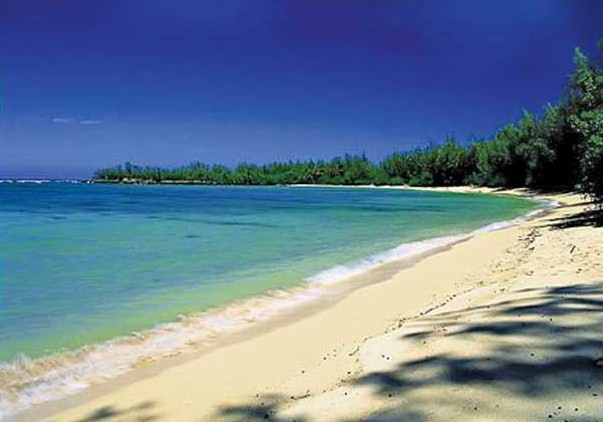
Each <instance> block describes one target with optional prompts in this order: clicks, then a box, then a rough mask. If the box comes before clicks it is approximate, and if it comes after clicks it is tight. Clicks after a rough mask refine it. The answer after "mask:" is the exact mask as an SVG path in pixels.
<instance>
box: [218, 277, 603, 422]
mask: <svg viewBox="0 0 603 422" xmlns="http://www.w3.org/2000/svg"><path fill="white" fill-rule="evenodd" d="M401 330H403V331H402V332H404V335H402V336H400V334H399V333H400V331H394V332H392V334H395V335H396V337H394V338H393V341H394V343H396V342H403V343H404V344H405V346H406V347H405V348H404V350H405V351H407V352H408V353H402V354H400V355H399V356H395V354H394V357H396V359H393V360H392V361H396V362H398V363H396V364H391V365H390V366H388V367H387V369H384V370H378V371H373V372H370V373H365V374H364V375H362V376H360V377H357V378H351V379H348V380H347V381H345V382H344V385H343V386H342V387H339V388H338V390H341V389H345V391H346V393H345V394H346V396H347V397H351V398H350V399H348V400H350V407H352V408H354V406H355V405H356V401H357V400H358V399H362V397H364V399H365V400H366V399H367V398H370V399H371V400H375V403H378V406H377V408H380V409H382V410H381V411H379V412H377V413H367V412H360V413H354V412H353V411H352V412H350V414H351V415H358V414H364V416H362V417H361V418H359V419H346V418H345V417H341V418H339V419H337V420H341V421H347V422H352V421H361V420H362V421H422V420H447V418H452V420H474V419H475V420H559V421H563V420H567V421H576V420H579V421H583V422H588V421H593V422H594V421H602V420H603V335H602V334H603V283H601V282H598V283H593V284H581V285H574V286H565V287H550V288H546V287H545V288H530V289H523V290H517V291H513V292H511V293H508V294H506V295H505V300H502V301H499V302H495V303H492V304H491V305H484V306H477V307H467V308H465V309H461V310H457V311H451V312H440V313H437V314H435V315H432V316H424V317H422V318H420V319H418V320H416V321H411V322H408V323H407V324H405V325H404V326H403V327H402V328H401ZM416 349H419V350H423V352H421V353H420V354H416V353H415V354H414V355H413V351H414V350H416ZM383 353H388V350H384V351H383ZM408 355H410V356H408ZM355 391H356V392H357V394H355ZM348 392H349V396H348ZM355 397H356V398H355ZM256 400H257V402H254V403H247V404H243V405H241V406H233V407H224V408H221V409H220V410H219V412H218V413H217V414H216V415H215V419H219V420H227V421H232V422H235V421H241V422H242V421H250V420H270V421H285V420H286V421H292V420H296V421H300V422H302V421H307V420H320V419H321V418H320V417H319V415H318V414H316V408H314V410H313V411H312V414H313V417H312V418H310V417H308V416H305V415H304V413H303V409H304V407H303V406H301V408H300V410H299V411H300V415H299V416H297V417H296V416H291V411H294V412H295V411H296V410H297V408H298V407H299V406H296V403H295V400H294V399H292V398H291V397H287V395H286V394H282V395H270V396H259V397H258V398H257V399H256ZM300 403H301V402H300ZM288 407H291V408H290V409H289V410H288V411H286V412H284V409H285V408H288ZM283 412H284V413H285V414H286V416H282V413H283ZM329 420H333V417H330V418H329Z"/></svg>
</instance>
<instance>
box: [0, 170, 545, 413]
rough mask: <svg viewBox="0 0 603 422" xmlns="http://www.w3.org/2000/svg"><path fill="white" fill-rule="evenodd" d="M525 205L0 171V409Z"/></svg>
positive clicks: (192, 343) (302, 296)
mask: <svg viewBox="0 0 603 422" xmlns="http://www.w3.org/2000/svg"><path fill="white" fill-rule="evenodd" d="M536 207H537V204H536V203H535V202H534V201H531V200H527V199H525V198H518V197H510V196H508V197H503V196H498V197H497V196H492V195H480V194H455V193H444V192H423V191H413V190H400V189H383V188H335V187H234V186H232V187H231V186H229V187H225V186H176V185H174V186H166V185H101V184H78V183H57V182H48V183H31V182H29V183H0V246H1V247H0V418H1V417H2V416H3V415H4V416H6V415H9V414H13V413H15V412H17V411H19V410H22V409H25V408H27V407H30V406H31V405H33V404H35V403H41V402H44V401H48V400H54V399H57V398H61V397H64V396H66V395H69V394H73V393H75V392H77V391H81V390H83V389H85V388H87V387H88V386H89V385H91V384H94V383H96V382H100V381H102V380H104V379H108V378H113V377H115V376H118V375H120V374H123V373H125V372H127V371H128V370H130V369H131V368H133V367H134V366H135V365H136V364H137V362H139V361H140V360H141V359H147V360H148V359H155V358H160V357H162V356H167V355H170V354H172V353H174V352H182V351H185V350H194V349H198V348H200V347H203V345H204V344H206V343H207V344H210V343H211V342H213V341H215V340H216V338H218V337H219V336H220V335H221V334H223V333H227V332H229V331H234V330H237V329H241V328H244V327H245V326H248V325H249V324H250V323H251V322H253V321H256V320H264V319H267V318H270V317H272V316H273V315H275V314H277V313H278V312H280V311H282V310H283V309H290V308H291V307H293V306H295V305H297V304H299V303H304V302H308V301H311V300H314V299H315V298H317V297H318V296H320V294H321V292H322V289H323V288H324V286H325V285H328V284H331V283H345V281H346V279H347V278H349V277H351V276H353V275H356V274H359V273H362V272H363V271H366V270H368V269H370V268H373V267H375V266H376V265H379V264H382V263H384V262H388V261H391V260H394V259H400V258H403V257H405V256H411V255H413V254H416V253H419V252H424V251H427V250H429V249H430V248H433V247H436V246H441V245H443V244H446V243H447V242H451V241H454V240H455V239H458V238H459V236H462V235H465V234H467V233H471V232H473V231H475V230H478V229H480V228H483V227H485V226H488V225H491V224H492V223H494V222H501V221H509V220H512V219H515V218H517V217H519V216H522V215H525V214H527V213H528V212H530V211H532V210H534V209H535V208H536ZM489 227H493V226H489Z"/></svg>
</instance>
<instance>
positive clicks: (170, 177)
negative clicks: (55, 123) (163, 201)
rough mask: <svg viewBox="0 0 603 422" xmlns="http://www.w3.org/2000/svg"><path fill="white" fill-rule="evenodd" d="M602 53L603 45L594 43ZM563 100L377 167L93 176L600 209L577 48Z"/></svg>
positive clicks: (599, 75) (600, 86)
mask: <svg viewBox="0 0 603 422" xmlns="http://www.w3.org/2000/svg"><path fill="white" fill-rule="evenodd" d="M600 49H601V52H603V40H602V41H601V42H600ZM574 63H575V69H574V71H573V72H572V74H571V75H570V79H569V86H568V88H567V90H566V93H565V95H564V97H563V99H562V100H561V101H559V103H557V104H556V105H547V106H546V107H545V109H544V111H543V112H542V113H540V114H534V113H531V112H527V111H526V112H524V114H523V117H522V118H521V119H520V120H519V121H517V122H515V123H511V124H508V125H506V126H504V127H503V128H502V129H500V130H499V131H498V132H497V133H496V134H495V135H494V136H492V137H491V138H489V139H484V140H479V141H473V142H471V143H469V144H467V145H463V144H461V143H460V142H458V141H457V140H455V139H447V140H446V141H445V142H443V143H442V144H440V145H433V146H429V147H424V148H417V149H414V150H410V151H404V152H395V153H393V154H391V155H389V156H387V157H386V158H385V159H384V160H383V161H381V162H379V163H373V162H371V161H370V160H368V158H367V157H366V156H365V155H364V154H363V155H360V156H358V155H345V156H344V157H337V158H334V159H332V160H330V161H313V160H310V161H295V162H294V161H289V162H275V163H271V164H265V165H255V164H249V163H242V164H239V165H238V166H236V167H235V168H229V167H226V166H223V165H209V164H205V163H202V162H193V163H191V164H189V165H187V166H183V167H178V168H173V169H166V168H161V167H149V166H145V167H142V166H137V165H134V164H131V163H125V165H123V166H122V165H119V166H116V167H111V168H104V169H99V170H97V171H96V172H95V174H94V179H95V180H97V181H104V182H147V183H169V182H172V183H173V182H190V183H203V184H228V185H231V184H234V185H287V184H302V183H303V184H337V185H339V184H341V185H361V184H375V185H404V184H408V185H412V186H453V185H464V184H470V185H477V186H493V187H494V186H503V187H531V188H543V189H568V190H578V191H580V192H583V193H585V194H588V195H591V196H592V197H593V198H594V199H595V200H596V201H597V202H599V203H603V66H602V65H601V63H600V62H599V63H597V62H595V61H593V60H589V59H588V58H587V57H586V56H585V55H584V54H583V53H582V52H581V51H580V50H579V49H578V48H576V50H575V54H574Z"/></svg>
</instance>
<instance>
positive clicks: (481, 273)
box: [18, 195, 603, 421]
mask: <svg viewBox="0 0 603 422" xmlns="http://www.w3.org/2000/svg"><path fill="white" fill-rule="evenodd" d="M551 199H554V200H557V201H559V202H561V203H562V204H564V205H563V206H562V207H560V208H558V209H556V210H554V211H553V212H551V213H549V214H547V215H544V216H540V217H538V218H536V219H533V220H531V221H528V222H525V223H522V224H520V225H519V226H515V227H511V228H508V229H504V230H500V231H496V232H490V233H484V234H481V235H479V236H476V237H474V238H472V239H470V240H468V241H466V242H463V243H459V244H457V245H454V246H453V247H451V248H450V249H449V250H447V251H444V252H441V253H438V254H436V255H432V256H429V257H427V258H425V259H423V260H422V261H420V262H418V263H417V264H415V265H413V266H412V267H410V268H406V269H401V270H399V271H392V269H391V268H389V269H384V270H383V274H382V276H383V279H384V281H381V282H379V283H376V284H372V285H369V286H366V287H363V288H360V289H358V290H355V291H353V292H352V293H350V294H348V295H346V296H345V297H344V298H343V299H342V300H340V301H338V302H336V303H335V304H333V305H332V306H329V307H325V308H321V309H317V310H316V312H315V313H312V314H309V315H307V316H306V317H304V318H303V319H297V318H296V319H294V320H292V321H289V322H287V321H285V322H283V323H282V324H280V325H279V326H278V327H275V328H273V329H271V330H269V331H266V332H264V333H263V334H261V335H258V336H255V337H252V338H249V339H246V340H244V341H240V342H236V343H233V344H230V345H227V346H224V347H222V348H219V349H216V350H214V351H212V352H210V353H207V354H204V355H202V356H199V357H198V358H196V359H194V360H191V361H188V362H185V363H182V364H179V365H176V366H171V367H167V368H166V369H164V370H163V371H161V372H159V373H155V374H153V375H151V376H148V377H146V378H142V379H140V380H139V381H137V382H134V383H129V384H127V385H119V386H116V387H115V389H113V390H112V391H108V392H107V391H105V392H104V393H103V394H99V395H88V396H86V397H85V400H82V398H81V397H80V398H77V397H76V398H73V399H71V400H66V401H64V402H62V403H58V404H53V405H52V406H41V407H40V408H37V409H33V410H32V411H29V412H25V413H23V414H21V415H20V416H19V418H18V420H58V421H95V420H102V421H106V420H114V421H118V420H119V421H122V420H123V421H126V420H128V421H129V420H166V421H168V420H169V421H172V420H173V421H188V420H195V421H198V420H227V421H247V420H256V419H257V420H266V419H268V420H298V421H311V420H317V421H323V420H338V421H354V420H397V421H399V420H412V421H420V420H434V421H435V420H450V418H451V417H452V418H453V420H490V421H496V420H545V419H553V420H563V419H567V420H577V419H579V420H585V421H591V420H592V421H595V420H600V419H601V415H603V368H599V367H597V366H596V365H597V364H596V362H597V361H596V359H597V358H598V357H599V356H603V316H602V315H603V229H601V228H594V227H593V226H592V225H591V224H590V223H591V222H590V221H589V220H588V219H586V220H584V219H578V220H574V217H575V216H577V215H578V214H580V213H582V212H583V211H584V208H585V204H584V203H583V202H582V199H581V198H580V197H577V196H572V195H557V196H554V197H553V198H551ZM49 414H52V416H50V417H49V416H48V415H49ZM549 415H550V418H549ZM597 418H599V419H597Z"/></svg>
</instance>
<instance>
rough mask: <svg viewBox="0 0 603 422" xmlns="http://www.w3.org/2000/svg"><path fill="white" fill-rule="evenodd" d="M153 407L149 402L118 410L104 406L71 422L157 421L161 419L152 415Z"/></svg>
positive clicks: (156, 415) (152, 403)
mask: <svg viewBox="0 0 603 422" xmlns="http://www.w3.org/2000/svg"><path fill="white" fill-rule="evenodd" d="M154 407H155V403H154V402H151V401H146V402H142V403H140V404H138V405H135V406H132V407H128V408H125V409H118V408H116V407H114V406H105V407H101V408H99V409H97V410H95V411H94V412H92V413H90V414H88V415H86V416H84V417H83V418H82V419H77V420H74V421H73V422H104V421H110V420H113V421H116V420H127V421H137V422H151V421H157V420H160V419H161V418H160V416H159V415H158V414H155V413H153V408H154Z"/></svg>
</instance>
